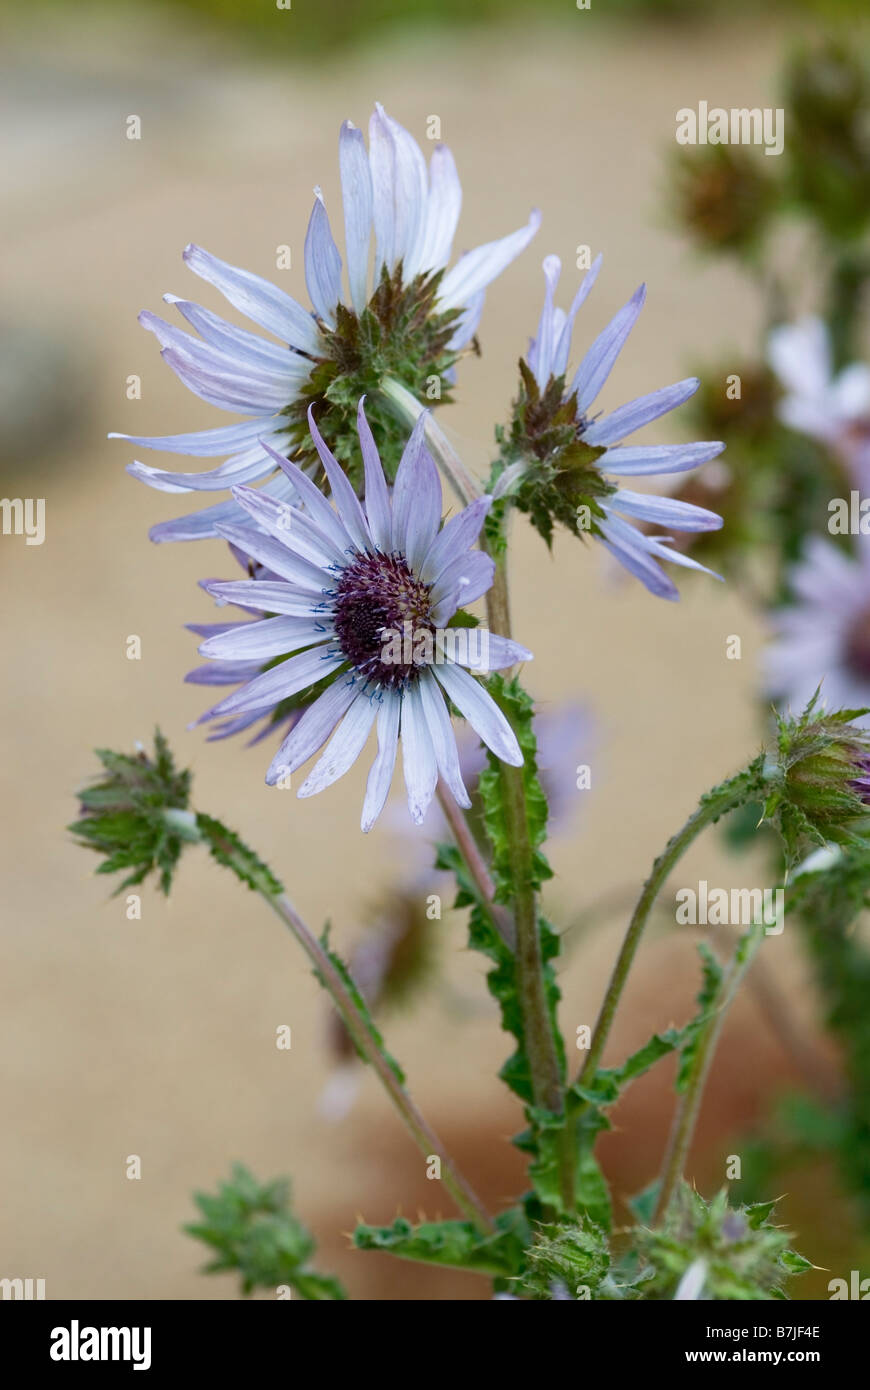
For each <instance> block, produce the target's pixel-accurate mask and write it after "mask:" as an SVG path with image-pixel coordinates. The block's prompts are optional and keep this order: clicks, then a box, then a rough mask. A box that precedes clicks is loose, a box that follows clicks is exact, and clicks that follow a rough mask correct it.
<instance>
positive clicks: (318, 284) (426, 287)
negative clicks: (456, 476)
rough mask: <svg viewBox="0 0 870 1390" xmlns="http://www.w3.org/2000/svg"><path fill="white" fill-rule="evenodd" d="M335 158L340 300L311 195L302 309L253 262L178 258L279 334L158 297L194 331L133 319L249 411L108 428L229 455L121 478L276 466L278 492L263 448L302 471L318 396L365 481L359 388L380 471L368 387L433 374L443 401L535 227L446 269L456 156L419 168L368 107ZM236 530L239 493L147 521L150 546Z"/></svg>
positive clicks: (203, 486)
mask: <svg viewBox="0 0 870 1390" xmlns="http://www.w3.org/2000/svg"><path fill="white" fill-rule="evenodd" d="M339 165H340V171H341V184H342V199H343V204H344V228H345V247H346V271H347V294H345V287H344V286H343V284H342V273H341V272H342V261H341V256H340V254H339V251H338V248H337V246H336V244H335V241H334V239H333V235H332V230H331V228H330V223H329V218H328V216H327V212H326V207H325V205H324V202H323V198H322V196H321V193H320V190H319V189H315V195H316V196H315V200H314V209H313V211H312V213H311V219H310V221H309V224H308V232H307V235H306V238H305V280H306V285H307V288H308V293H309V296H310V299H311V303H312V306H313V308H312V309H311V310H308V309H306V308H304V307H303V306H302V305H301V304H299V303H297V301H296V300H295V299H292V298H291V297H290V295H288V294H286V293H285V292H284V291H283V290H281V289H278V288H277V287H276V286H275V285H272V284H270V283H269V282H268V281H266V280H263V279H261V278H260V277H259V276H258V275H253V274H251V273H250V271H246V270H239V269H237V268H236V267H235V266H231V265H228V264H226V262H224V261H220V260H218V259H217V257H215V256H212V255H210V254H209V253H208V252H207V251H204V250H202V248H201V247H199V246H192V245H191V246H188V247H187V249H186V250H185V252H184V259H185V262H186V263H187V265H188V267H189V268H190V269H191V270H193V271H194V272H195V274H197V275H199V276H201V277H202V279H204V280H206V281H208V283H209V284H211V285H213V286H214V287H215V288H216V289H217V290H219V291H220V293H221V294H222V295H223V296H224V298H225V299H226V300H228V302H229V303H230V304H231V305H232V306H233V308H235V309H237V310H239V311H240V312H241V313H243V314H245V315H246V316H247V317H248V318H249V319H251V320H252V321H253V322H254V324H256V325H257V327H258V328H260V329H265V331H266V332H267V333H269V334H272V335H274V337H275V338H277V339H279V340H280V341H279V342H278V343H276V342H274V341H272V339H271V338H264V337H262V336H261V335H260V334H259V333H251V332H249V331H247V330H246V329H240V328H236V327H235V326H233V325H232V324H229V323H227V322H225V321H224V320H223V319H222V318H219V317H218V316H217V315H216V314H214V313H212V312H211V311H210V310H208V309H204V308H202V307H201V306H200V305H198V304H194V303H192V302H189V301H188V300H185V299H179V298H178V297H177V296H175V295H166V296H165V298H166V300H167V302H168V303H170V304H172V305H174V306H175V308H176V309H177V310H178V311H179V313H180V314H181V315H182V317H183V318H185V319H186V320H187V321H188V323H189V324H190V325H191V326H192V327H193V328H194V329H195V330H196V333H197V334H198V335H199V336H198V337H194V336H192V335H191V334H189V333H186V332H183V331H182V330H181V329H180V328H178V327H175V326H173V325H171V324H169V323H166V322H165V321H164V320H163V319H161V318H158V317H157V316H156V315H155V314H152V313H148V312H146V313H143V314H142V315H140V322H141V323H142V324H143V325H144V327H145V328H147V329H149V330H150V331H151V332H153V333H154V334H155V336H156V337H157V339H158V341H159V343H160V345H161V348H162V356H163V358H164V360H165V361H166V362H167V363H168V364H169V366H170V367H171V368H172V369H173V371H174V372H175V373H176V375H177V376H178V377H179V378H180V380H181V381H182V382H183V383H184V385H185V386H187V387H188V388H189V389H190V390H191V391H193V392H194V394H195V395H197V396H200V397H201V398H202V399H203V400H205V401H207V402H208V403H209V404H210V405H214V406H217V407H218V408H219V409H221V410H226V411H231V412H233V413H236V414H242V415H246V416H248V417H249V418H248V419H247V420H245V421H243V422H241V423H239V424H234V425H227V426H223V427H219V428H217V429H208V430H201V431H197V432H196V433H193V434H180V435H169V436H165V437H162V438H152V437H141V436H133V435H116V436H113V437H115V438H121V439H127V440H129V441H130V442H131V443H133V444H138V445H141V446H142V447H143V448H146V449H162V450H165V451H167V452H170V453H177V454H189V455H193V456H196V457H200V458H217V457H220V456H223V455H229V457H228V458H227V459H226V461H225V462H224V463H222V464H220V465H219V466H218V467H216V468H212V469H208V470H207V471H205V472H199V473H181V472H172V471H167V470H163V469H158V468H153V467H151V466H150V465H147V464H144V463H140V462H138V461H137V462H135V463H133V464H131V465H130V467H129V470H128V471H129V472H130V473H132V474H133V476H134V477H137V478H140V479H141V480H142V481H143V482H145V483H148V484H149V486H151V487H154V488H157V489H159V490H161V491H165V492H191V491H195V492H221V491H225V490H226V489H228V488H230V487H233V486H236V485H249V484H251V483H255V482H258V481H259V480H260V479H263V478H266V477H267V475H270V474H271V475H272V476H271V477H270V478H269V480H268V482H266V483H265V485H264V489H263V491H264V493H265V495H266V496H267V497H270V498H272V500H274V501H287V500H289V499H290V498H291V497H292V488H291V485H290V483H289V481H288V479H287V477H286V475H285V474H283V473H282V472H280V471H278V472H275V467H274V458H273V455H272V453H271V452H270V446H271V448H272V449H278V450H281V451H282V452H284V453H293V454H294V455H295V458H296V461H297V462H298V463H300V464H301V465H302V466H303V467H304V466H306V464H307V463H311V464H316V455H315V454H314V452H313V450H312V449H311V445H310V440H309V437H308V431H307V425H306V420H307V412H308V409H309V406H310V405H311V404H313V403H314V402H322V405H321V407H320V411H321V423H322V424H323V425H324V428H327V427H328V433H329V436H330V438H331V439H332V440H333V443H334V451H335V454H336V455H337V457H338V458H339V459H340V461H341V463H342V465H343V466H344V467H345V468H346V469H347V471H348V472H349V473H350V475H351V480H352V481H353V482H354V483H356V484H359V483H361V481H362V478H361V476H360V475H359V473H358V472H357V471H356V470H357V469H358V458H357V454H356V442H355V433H354V428H353V426H354V419H355V412H356V403H357V401H358V400H359V397H360V396H361V395H363V394H365V393H367V392H368V393H370V397H369V411H370V414H371V416H372V419H371V424H372V428H373V431H374V434H375V437H376V439H377V441H378V444H379V447H380V449H381V453H382V459H383V463H384V465H385V468H386V471H387V474H388V477H389V478H390V479H392V478H393V476H394V475H395V470H396V466H397V464H398V459H399V455H400V453H401V443H402V435H401V426H400V425H399V424H398V423H397V421H396V419H395V415H394V413H393V411H392V410H391V408H390V407H389V404H388V403H387V402H386V401H382V400H381V399H380V398H379V396H378V390H379V387H380V384H381V382H382V380H384V378H385V377H391V378H393V379H395V380H397V381H398V382H400V383H401V384H403V385H404V386H405V387H406V388H407V389H410V390H411V391H413V392H414V393H415V395H416V396H417V397H418V398H421V399H422V398H423V396H424V394H425V393H426V388H427V381H428V380H431V379H437V381H438V382H439V397H438V398H439V399H442V400H443V399H445V398H446V396H447V393H448V391H449V386H450V383H451V382H452V379H453V372H454V367H455V364H456V362H457V360H458V358H459V356H460V354H461V353H462V352H463V350H464V349H466V348H467V345H468V344H469V342H470V341H471V340H472V338H473V337H474V334H475V331H476V329H477V324H478V322H479V319H480V314H481V310H482V307H483V297H484V291H485V289H486V286H487V285H488V284H489V283H490V282H491V281H492V280H494V279H495V278H496V276H498V275H500V274H501V272H502V271H503V270H504V269H505V267H506V266H508V265H509V264H510V262H511V261H512V260H514V258H515V257H516V256H518V255H519V253H520V252H521V251H522V250H523V248H524V247H525V246H526V245H527V244H528V242H529V241H530V240H531V238H532V237H533V236H534V234H535V232H536V231H537V228H538V224H539V221H540V217H539V214H538V213H536V212H535V213H533V214H532V216H531V218H530V219H529V222H528V224H527V226H525V227H523V228H521V229H520V230H519V231H516V232H513V233H512V234H511V235H509V236H506V237H502V238H501V239H500V240H499V241H493V242H489V243H488V244H486V245H484V246H479V247H477V248H476V250H474V251H469V252H467V253H466V254H465V255H463V256H461V257H460V258H459V260H458V261H457V262H456V264H455V265H454V266H453V267H452V269H450V270H447V265H448V262H449V260H450V257H451V251H452V246H453V238H454V235H455V232H456V226H457V222H458V219H459V211H460V206H461V202H462V189H461V187H460V184H459V179H458V176H457V173H456V166H455V164H454V162H453V156H452V155H451V153H450V151H449V149H448V148H447V147H446V146H445V145H438V146H436V147H435V149H434V151H433V153H432V158H431V160H430V163H429V168H428V171H427V168H426V163H425V160H424V158H423V154H422V152H421V150H420V148H419V146H418V145H417V143H416V141H415V140H414V139H413V138H412V137H411V135H409V133H408V132H407V131H406V130H404V129H403V127H402V126H400V125H399V124H398V122H397V121H394V120H393V119H392V118H391V117H390V116H388V115H387V113H386V112H385V111H384V110H383V108H382V107H381V106H377V107H376V109H375V112H374V114H373V116H372V118H371V122H370V125H369V148H368V150H366V146H365V141H364V139H363V136H362V132H361V131H359V130H357V129H356V127H355V126H353V125H352V124H351V122H350V121H345V123H344V125H343V126H342V128H341V134H340V138H339ZM372 234H373V235H374V246H375V249H374V269H373V278H372V280H371V282H370V281H369V272H368V265H369V244H370V240H371V238H372ZM230 520H231V521H233V522H235V523H241V524H245V522H246V517H245V513H244V512H243V511H241V510H240V509H239V507H238V506H237V505H236V503H235V501H229V502H222V503H220V504H218V505H217V506H212V507H208V508H206V509H205V510H204V511H200V512H198V513H194V514H193V515H191V516H186V517H181V518H179V519H178V520H177V521H171V522H164V523H161V524H160V525H158V526H156V527H154V528H153V529H152V532H151V535H152V539H154V540H157V541H166V540H192V539H197V538H200V537H207V536H215V535H217V534H218V531H219V526H220V525H221V524H222V523H224V522H226V521H230Z"/></svg>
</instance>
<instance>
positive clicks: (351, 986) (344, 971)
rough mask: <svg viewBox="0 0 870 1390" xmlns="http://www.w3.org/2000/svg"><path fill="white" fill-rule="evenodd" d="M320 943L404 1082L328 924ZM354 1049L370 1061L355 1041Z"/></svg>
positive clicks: (395, 1072)
mask: <svg viewBox="0 0 870 1390" xmlns="http://www.w3.org/2000/svg"><path fill="white" fill-rule="evenodd" d="M320 944H321V945H322V947H323V949H324V951H325V952H326V954H327V955H328V956H329V959H330V961H331V962H332V964H333V966H334V967H335V969H336V970H337V971H338V973H339V975H340V976H341V978H342V981H343V983H344V986H345V988H346V989H347V992H348V994H349V995H350V996H351V998H352V999H353V1002H354V1004H355V1005H356V1007H357V1010H358V1012H359V1014H360V1017H361V1020H362V1022H363V1024H364V1025H365V1027H366V1029H367V1030H368V1033H369V1035H370V1036H371V1038H372V1041H373V1042H374V1044H375V1046H376V1047H377V1049H378V1051H379V1052H380V1054H381V1056H382V1057H383V1059H384V1061H385V1062H386V1063H387V1066H388V1067H389V1068H390V1071H391V1072H392V1073H393V1075H394V1076H395V1078H396V1080H397V1081H398V1082H400V1083H401V1084H404V1081H405V1073H404V1072H403V1071H402V1068H401V1067H400V1066H399V1063H398V1062H397V1061H396V1059H395V1057H393V1056H392V1055H391V1054H390V1053H389V1052H388V1051H387V1049H386V1047H385V1046H384V1040H383V1038H382V1036H381V1033H380V1029H379V1028H378V1026H377V1024H376V1023H375V1021H374V1019H373V1018H372V1016H371V1013H370V1011H369V1007H368V1005H367V1004H366V1002H365V1000H364V999H363V997H362V995H361V994H360V992H359V989H358V987H357V984H356V981H355V980H354V978H353V976H352V975H351V973H350V971H349V970H348V968H347V966H346V965H345V963H344V961H343V960H342V958H341V956H340V955H339V954H338V952H337V951H333V949H332V947H331V946H330V944H329V925H328V924H327V926H326V927H325V928H324V931H323V934H322V936H321V938H320ZM314 975H315V978H316V979H317V980H319V981H320V983H321V984H322V985H324V988H325V981H324V980H323V979H322V978H321V975H320V972H319V971H317V970H315V971H314ZM348 1036H349V1037H350V1039H351V1042H353V1041H354V1039H353V1035H352V1034H351V1033H348ZM354 1049H355V1051H356V1053H357V1055H358V1056H359V1057H360V1059H361V1060H362V1061H363V1062H367V1061H368V1058H367V1057H366V1055H365V1053H364V1052H361V1051H360V1049H359V1048H358V1047H357V1046H356V1043H355V1042H354Z"/></svg>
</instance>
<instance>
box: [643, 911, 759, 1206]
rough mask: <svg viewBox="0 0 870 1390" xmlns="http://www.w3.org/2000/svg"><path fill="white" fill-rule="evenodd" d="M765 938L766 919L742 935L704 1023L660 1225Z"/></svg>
mask: <svg viewBox="0 0 870 1390" xmlns="http://www.w3.org/2000/svg"><path fill="white" fill-rule="evenodd" d="M763 939H764V925H763V922H762V923H759V924H758V925H756V926H754V927H752V928H751V930H750V931H748V932H747V933H746V935H745V936H744V937H742V938H741V940H740V942H739V943H738V945H737V949H736V951H735V952H734V955H733V957H732V959H731V961H730V962H729V964H728V967H727V969H726V970H725V972H724V974H723V976H722V980H721V982H720V985H719V989H718V991H717V996H716V1000H715V1002H714V1004H713V1006H712V1008H711V1012H710V1018H709V1020H708V1022H707V1023H706V1024H705V1025H704V1028H703V1030H702V1032H701V1035H700V1037H699V1039H698V1043H697V1046H696V1049H695V1055H694V1058H693V1060H692V1066H691V1069H690V1071H689V1075H688V1078H687V1081H686V1089H685V1091H684V1092H683V1097H682V1100H681V1101H680V1105H679V1107H678V1109H677V1113H676V1115H675V1117H674V1124H673V1128H672V1130H671V1136H670V1139H669V1141H668V1148H667V1153H666V1155H665V1161H664V1165H663V1176H662V1182H661V1186H660V1188H659V1196H658V1201H657V1202H656V1209H655V1214H654V1216H653V1225H654V1226H657V1225H658V1224H659V1223H660V1222H661V1221H662V1219H663V1218H664V1216H665V1215H666V1214H667V1211H668V1208H669V1207H670V1205H671V1202H672V1200H673V1196H674V1192H675V1191H676V1188H677V1184H678V1183H679V1181H680V1179H681V1177H682V1176H683V1169H684V1168H685V1166H686V1160H687V1158H688V1156H689V1149H690V1147H691V1144H692V1135H693V1134H694V1132H695V1125H696V1123H697V1120H698V1113H699V1111H700V1109H701V1100H702V1098H703V1095H704V1087H705V1085H706V1083H707V1077H708V1076H709V1074H710V1067H711V1065H712V1063H713V1057H714V1055H715V1052H716V1045H717V1043H718V1041H719V1035H720V1033H721V1031H722V1025H723V1023H724V1022H725V1015H726V1014H727V1012H728V1010H729V1008H730V1007H731V1004H732V1003H733V1001H734V996H735V995H736V993H737V990H738V988H739V986H740V984H741V981H742V980H743V978H744V976H745V975H746V972H747V970H748V969H749V966H750V965H751V963H752V960H753V958H754V956H755V953H756V951H757V950H758V948H759V946H760V945H761V942H762V941H763Z"/></svg>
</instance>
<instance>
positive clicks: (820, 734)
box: [765, 690, 870, 862]
mask: <svg viewBox="0 0 870 1390" xmlns="http://www.w3.org/2000/svg"><path fill="white" fill-rule="evenodd" d="M867 713H868V711H867V710H866V709H829V708H826V706H825V704H824V703H823V702H822V700H821V698H820V691H819V690H816V691H815V692H814V693H813V695H812V697H811V698H810V700H809V702H808V703H807V705H806V707H805V708H804V709H803V710H802V711H801V713H800V714H797V715H792V714H789V715H786V716H782V717H779V718H778V720H777V724H778V730H777V759H776V760H777V763H778V770H779V779H778V782H779V785H778V786H777V788H776V790H775V791H774V792H773V793H772V795H771V796H770V797H769V798H768V801H767V803H766V805H765V815H766V816H768V817H770V818H771V819H775V821H776V822H777V824H778V827H779V831H780V834H781V835H782V837H783V839H784V841H785V845H786V850H787V853H788V857H789V861H790V862H794V861H795V860H796V859H797V857H798V855H799V853H803V852H804V850H805V849H806V847H807V845H808V844H810V843H816V844H822V845H826V844H829V843H838V844H847V845H848V844H863V845H866V838H867V830H868V827H870V734H868V731H867V728H866V727H863V728H862V727H861V725H860V723H859V722H858V719H859V717H860V716H862V715H864V716H866V715H867Z"/></svg>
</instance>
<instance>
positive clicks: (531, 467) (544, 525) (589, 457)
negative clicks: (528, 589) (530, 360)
mask: <svg viewBox="0 0 870 1390" xmlns="http://www.w3.org/2000/svg"><path fill="white" fill-rule="evenodd" d="M519 366H520V390H519V394H518V396H517V398H516V400H515V401H514V405H513V419H512V422H511V430H510V444H509V448H508V450H507V457H509V458H511V459H512V458H515V457H517V456H519V457H521V458H523V459H524V460H525V461H526V467H525V469H524V470H523V473H522V475H521V477H520V479H519V480H518V482H517V483H516V484H515V485H514V486H513V487H512V488H511V494H512V497H513V501H514V504H515V506H517V507H518V508H519V510H520V511H523V512H527V513H528V515H529V517H530V518H531V521H532V524H533V525H534V526H535V527H536V529H537V530H538V531H539V532H540V534H541V535H542V536H543V538H544V540H545V541H546V542H547V544H548V545H549V544H550V542H551V540H552V535H553V526H554V524H555V523H556V522H561V523H562V525H563V526H566V527H567V528H568V530H569V531H572V532H573V533H574V535H575V536H582V535H583V534H584V533H585V534H589V533H590V532H591V533H592V534H595V531H596V518H601V517H603V516H604V513H603V512H602V510H601V501H602V499H603V498H605V497H609V496H611V495H612V494H613V493H614V492H615V491H616V487H615V485H614V484H613V483H611V482H609V481H608V480H607V479H606V478H605V477H604V476H603V474H602V473H600V472H599V470H598V469H597V468H596V466H595V464H596V460H597V459H599V458H600V457H601V455H602V454H603V453H604V452H605V450H604V449H603V448H596V447H594V446H593V445H591V444H586V443H585V442H584V441H583V439H582V438H581V437H580V436H581V423H580V422H578V420H577V409H576V402H575V401H574V400H573V399H572V398H571V397H570V396H566V390H565V378H564V376H560V377H551V378H550V380H549V381H548V383H547V385H546V387H545V389H544V390H543V391H542V390H541V389H540V387H539V386H538V383H537V382H536V380H535V377H534V375H533V373H532V371H531V370H530V369H529V367H528V365H527V364H526V362H525V361H523V360H521V361H520V364H519Z"/></svg>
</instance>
